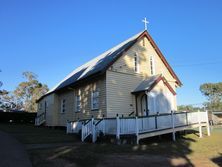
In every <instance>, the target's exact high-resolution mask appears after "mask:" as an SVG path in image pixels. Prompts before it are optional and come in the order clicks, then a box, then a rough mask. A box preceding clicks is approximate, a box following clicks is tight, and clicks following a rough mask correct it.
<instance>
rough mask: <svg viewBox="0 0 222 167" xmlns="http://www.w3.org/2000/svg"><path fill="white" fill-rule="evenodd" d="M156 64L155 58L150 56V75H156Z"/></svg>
mask: <svg viewBox="0 0 222 167" xmlns="http://www.w3.org/2000/svg"><path fill="white" fill-rule="evenodd" d="M154 66H155V64H154V58H153V56H150V73H151V75H155V67H154Z"/></svg>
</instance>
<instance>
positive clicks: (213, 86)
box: [200, 82, 222, 111]
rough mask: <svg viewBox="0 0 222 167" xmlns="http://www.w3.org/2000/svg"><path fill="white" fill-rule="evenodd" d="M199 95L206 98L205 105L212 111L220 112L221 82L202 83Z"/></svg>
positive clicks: (221, 104)
mask: <svg viewBox="0 0 222 167" xmlns="http://www.w3.org/2000/svg"><path fill="white" fill-rule="evenodd" d="M200 91H201V93H202V94H203V95H204V96H206V97H207V100H208V102H206V103H205V105H206V106H207V107H208V109H210V110H212V111H216V110H222V82H218V83H204V84H202V85H201V86H200Z"/></svg>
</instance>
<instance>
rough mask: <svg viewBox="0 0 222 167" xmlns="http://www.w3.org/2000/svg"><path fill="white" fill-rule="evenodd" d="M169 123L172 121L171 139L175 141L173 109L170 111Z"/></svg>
mask: <svg viewBox="0 0 222 167" xmlns="http://www.w3.org/2000/svg"><path fill="white" fill-rule="evenodd" d="M171 123H172V129H173V132H172V138H173V141H176V136H175V120H174V111H173V110H172V111H171Z"/></svg>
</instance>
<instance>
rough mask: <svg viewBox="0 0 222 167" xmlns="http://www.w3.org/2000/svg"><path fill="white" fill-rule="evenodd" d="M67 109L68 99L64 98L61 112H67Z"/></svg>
mask: <svg viewBox="0 0 222 167" xmlns="http://www.w3.org/2000/svg"><path fill="white" fill-rule="evenodd" d="M65 111H66V100H65V99H62V100H61V113H65Z"/></svg>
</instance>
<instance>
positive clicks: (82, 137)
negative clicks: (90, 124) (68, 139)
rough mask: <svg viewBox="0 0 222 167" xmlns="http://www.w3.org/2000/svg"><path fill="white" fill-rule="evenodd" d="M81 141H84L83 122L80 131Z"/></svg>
mask: <svg viewBox="0 0 222 167" xmlns="http://www.w3.org/2000/svg"><path fill="white" fill-rule="evenodd" d="M81 132H82V133H81V140H82V142H83V141H84V132H85V126H84V122H82V131H81Z"/></svg>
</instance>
